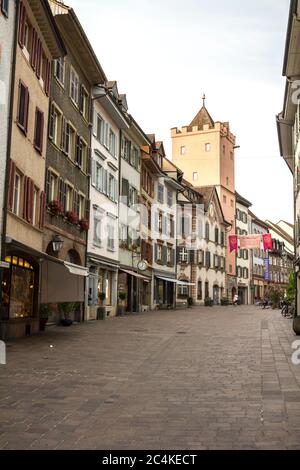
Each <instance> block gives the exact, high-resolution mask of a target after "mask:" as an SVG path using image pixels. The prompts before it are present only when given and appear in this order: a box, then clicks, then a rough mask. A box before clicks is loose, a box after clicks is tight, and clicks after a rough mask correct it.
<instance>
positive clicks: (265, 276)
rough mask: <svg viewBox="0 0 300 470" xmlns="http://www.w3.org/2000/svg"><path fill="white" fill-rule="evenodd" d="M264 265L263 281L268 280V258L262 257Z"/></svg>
mask: <svg viewBox="0 0 300 470" xmlns="http://www.w3.org/2000/svg"><path fill="white" fill-rule="evenodd" d="M264 265H265V269H264V279H265V281H269V280H270V258H265V259H264Z"/></svg>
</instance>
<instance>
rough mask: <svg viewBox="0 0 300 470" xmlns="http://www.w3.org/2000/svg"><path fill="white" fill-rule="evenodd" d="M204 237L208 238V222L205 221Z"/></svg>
mask: <svg viewBox="0 0 300 470" xmlns="http://www.w3.org/2000/svg"><path fill="white" fill-rule="evenodd" d="M205 238H206V240H209V223H208V222H206V224H205Z"/></svg>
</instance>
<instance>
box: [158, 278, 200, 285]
mask: <svg viewBox="0 0 300 470" xmlns="http://www.w3.org/2000/svg"><path fill="white" fill-rule="evenodd" d="M155 277H157V279H160V280H161V281H166V282H173V284H177V285H179V286H195V285H196V284H193V283H191V282H188V281H177V279H171V278H170V277H162V276H155Z"/></svg>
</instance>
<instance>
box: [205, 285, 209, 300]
mask: <svg viewBox="0 0 300 470" xmlns="http://www.w3.org/2000/svg"><path fill="white" fill-rule="evenodd" d="M208 297H209V283H208V282H207V281H206V283H205V298H206V299H207V298H208Z"/></svg>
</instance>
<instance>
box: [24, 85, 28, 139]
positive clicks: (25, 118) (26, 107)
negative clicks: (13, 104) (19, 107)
mask: <svg viewBox="0 0 300 470" xmlns="http://www.w3.org/2000/svg"><path fill="white" fill-rule="evenodd" d="M24 106H25V108H24V112H25V116H24V130H25V132H26V134H27V131H28V113H29V91H28V88H26V89H25V104H24Z"/></svg>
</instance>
